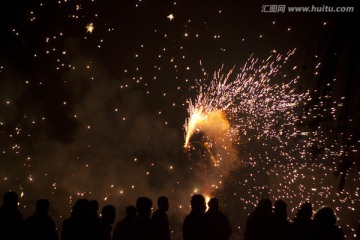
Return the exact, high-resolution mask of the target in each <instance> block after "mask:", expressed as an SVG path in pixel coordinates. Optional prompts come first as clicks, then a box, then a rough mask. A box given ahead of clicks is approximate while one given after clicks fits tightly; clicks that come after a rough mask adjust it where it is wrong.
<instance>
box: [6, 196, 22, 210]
mask: <svg viewBox="0 0 360 240" xmlns="http://www.w3.org/2000/svg"><path fill="white" fill-rule="evenodd" d="M3 200H4V203H3V206H4V208H7V209H17V207H18V203H19V196H18V195H17V193H16V192H7V193H5V194H4V198H3Z"/></svg>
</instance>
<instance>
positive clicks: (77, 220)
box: [0, 192, 360, 240]
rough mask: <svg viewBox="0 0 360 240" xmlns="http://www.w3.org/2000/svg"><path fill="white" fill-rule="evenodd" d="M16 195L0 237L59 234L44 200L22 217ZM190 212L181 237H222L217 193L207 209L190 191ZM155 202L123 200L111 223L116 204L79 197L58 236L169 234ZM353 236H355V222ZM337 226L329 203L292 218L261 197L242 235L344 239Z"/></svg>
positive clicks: (114, 239)
mask: <svg viewBox="0 0 360 240" xmlns="http://www.w3.org/2000/svg"><path fill="white" fill-rule="evenodd" d="M18 200H19V199H18V195H17V194H16V193H15V192H7V193H5V194H4V197H3V205H2V206H1V208H0V239H1V240H59V237H58V231H57V228H56V226H55V223H54V220H53V219H52V218H51V217H50V216H49V214H48V211H49V208H50V202H49V201H48V200H47V199H40V200H38V201H37V202H36V210H35V213H34V214H33V215H32V216H30V217H28V218H27V219H26V220H24V218H23V216H22V214H21V212H20V211H19V210H18V205H19V204H18ZM190 205H191V212H190V213H189V214H188V215H187V216H186V217H185V219H184V222H183V229H182V236H183V239H184V240H205V239H206V240H228V239H230V238H231V233H232V228H231V224H230V222H229V219H228V218H227V216H226V215H225V214H224V213H222V212H221V211H220V204H219V200H218V199H217V198H211V199H210V200H209V202H208V209H207V207H206V201H205V198H204V196H202V195H200V194H195V195H193V196H192V197H191V201H190ZM157 206H158V208H157V209H156V210H155V212H154V213H153V214H152V215H151V213H152V201H151V199H149V198H147V197H139V198H138V199H137V201H136V206H134V205H129V206H127V207H126V210H125V217H124V218H123V219H122V220H120V221H119V222H118V223H117V224H116V225H115V228H114V229H113V227H112V225H113V224H114V221H115V218H116V209H115V207H114V206H113V205H106V206H104V207H103V208H102V210H101V214H100V215H99V214H98V210H99V203H98V202H97V201H96V200H91V201H89V200H87V199H79V200H77V201H76V202H75V204H74V206H73V207H72V211H71V214H70V217H69V218H67V219H65V220H64V221H63V224H62V227H61V238H60V239H61V240H171V233H170V232H171V231H170V225H169V219H168V216H167V211H168V210H169V201H168V198H167V197H165V196H161V197H159V198H158V199H157ZM356 227H357V237H356V240H359V239H360V236H359V234H360V222H359V225H358V226H356ZM344 239H345V237H344V233H343V231H342V229H341V228H340V227H339V226H338V225H337V224H336V216H335V213H334V211H333V210H332V209H331V208H330V207H322V208H320V209H319V210H318V211H316V213H315V214H314V215H313V209H312V204H311V203H308V202H305V203H302V204H301V205H300V208H299V209H298V211H297V213H296V216H295V218H294V219H292V221H290V220H289V219H288V215H287V204H286V202H284V201H283V200H277V201H276V202H275V203H274V206H273V204H272V202H271V200H270V199H268V198H262V199H260V200H259V202H258V205H257V207H256V208H255V209H254V211H253V212H252V213H251V214H250V215H249V216H248V218H247V222H246V228H245V233H244V240H344Z"/></svg>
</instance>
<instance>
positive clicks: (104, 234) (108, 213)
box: [100, 205, 116, 240]
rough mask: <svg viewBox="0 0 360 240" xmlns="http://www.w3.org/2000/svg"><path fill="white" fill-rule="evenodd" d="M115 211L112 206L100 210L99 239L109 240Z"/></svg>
mask: <svg viewBox="0 0 360 240" xmlns="http://www.w3.org/2000/svg"><path fill="white" fill-rule="evenodd" d="M115 217H116V209H115V207H114V206H113V205H106V206H104V207H103V208H102V210H101V220H100V239H101V240H111V231H112V226H111V225H112V224H113V223H114V221H115Z"/></svg>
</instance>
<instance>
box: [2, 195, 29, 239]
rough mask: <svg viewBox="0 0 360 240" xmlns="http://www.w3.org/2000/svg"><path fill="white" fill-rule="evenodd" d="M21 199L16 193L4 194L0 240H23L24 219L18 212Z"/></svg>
mask: <svg viewBox="0 0 360 240" xmlns="http://www.w3.org/2000/svg"><path fill="white" fill-rule="evenodd" d="M18 201H19V197H18V195H17V194H16V193H15V192H7V193H5V194H4V198H3V205H2V207H1V208H0V239H1V240H23V239H24V218H23V216H22V214H21V213H20V211H19V210H18Z"/></svg>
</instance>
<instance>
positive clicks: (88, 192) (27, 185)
mask: <svg viewBox="0 0 360 240" xmlns="http://www.w3.org/2000/svg"><path fill="white" fill-rule="evenodd" d="M69 65H71V66H73V67H74V69H72V70H69V71H64V73H63V74H60V76H59V77H58V78H57V79H56V81H60V83H62V84H63V87H61V88H56V87H55V86H58V85H62V84H60V83H58V84H54V85H51V86H49V88H47V89H48V92H46V93H43V92H42V93H41V94H40V95H38V96H31V94H36V92H34V91H33V90H34V87H32V88H29V89H26V90H23V89H21V88H19V87H17V82H16V81H2V82H1V84H2V85H1V86H2V87H1V89H2V90H4V92H6V93H7V94H8V95H9V97H10V96H11V99H12V101H17V102H18V104H17V105H13V107H12V108H9V107H8V108H7V112H6V114H4V116H6V119H4V122H6V123H7V124H10V123H12V124H13V125H17V124H18V125H21V126H22V129H23V131H22V134H29V136H28V137H27V138H26V140H25V141H24V140H23V139H20V138H19V139H17V140H18V143H19V145H21V151H19V153H18V154H13V155H12V156H11V157H10V156H8V157H7V159H4V161H3V164H2V165H4V166H6V171H7V176H8V177H9V178H11V179H14V180H13V181H11V182H10V181H7V182H3V183H2V184H1V192H5V191H8V190H10V189H11V190H15V191H16V192H18V193H19V194H21V195H22V198H21V208H20V210H21V211H22V212H23V214H24V216H25V217H26V216H28V215H30V214H32V213H33V211H34V203H35V201H36V200H37V199H39V198H43V197H45V198H48V199H49V200H50V202H51V212H50V213H51V215H52V216H53V217H54V219H55V220H56V222H57V226H58V227H61V223H62V220H63V219H64V218H66V217H68V216H69V214H70V209H71V207H72V205H73V204H74V203H75V201H76V200H77V199H79V198H88V199H96V200H98V201H99V203H100V206H102V205H105V204H113V205H115V206H116V207H117V209H118V210H119V213H120V214H119V215H118V218H122V217H123V214H124V213H123V211H122V210H123V209H124V208H125V207H126V206H127V205H130V204H135V201H136V199H137V198H138V197H139V196H148V197H150V198H151V199H152V200H153V205H154V208H156V199H157V198H158V197H159V196H162V195H165V196H168V197H169V200H170V204H172V203H174V204H173V208H172V209H171V210H170V215H174V216H175V215H177V216H179V214H178V213H179V212H182V213H183V212H188V208H187V207H185V208H182V207H181V208H179V206H178V205H177V204H178V203H180V204H179V205H184V204H185V203H186V204H187V203H188V202H189V198H190V195H189V193H190V192H191V190H190V188H191V187H189V186H190V185H191V182H192V180H193V179H191V178H190V181H188V180H187V176H189V173H188V170H187V164H188V163H187V162H186V158H184V155H183V153H182V151H181V147H182V132H181V129H179V128H177V127H174V126H169V125H167V124H165V120H164V119H163V117H162V116H159V114H158V112H156V111H153V110H152V109H151V108H149V107H148V105H149V104H148V102H147V101H149V99H147V98H146V94H145V93H144V92H143V91H141V90H140V89H137V88H136V87H134V86H132V85H131V84H132V83H131V81H130V80H129V79H126V78H123V77H110V76H109V75H110V74H109V73H108V72H107V70H106V67H103V66H101V63H94V61H90V59H88V58H86V57H82V56H81V55H78V56H77V57H74V58H72V59H69ZM88 66H90V67H88ZM10 75H11V74H10ZM12 75H13V74H12ZM13 78H14V77H11V76H10V77H9V78H8V79H13ZM18 79H21V80H19V81H20V82H24V81H25V80H24V78H22V77H18ZM37 80H39V79H36V81H37ZM34 81H35V80H34ZM125 85H130V86H129V87H128V88H126V87H124V86H125ZM2 96H5V95H2ZM26 99H27V101H26ZM26 113H28V114H26ZM24 115H27V118H26V119H23V118H22V117H23V116H24ZM4 116H2V117H4ZM32 119H33V120H34V122H35V123H33V124H32V127H31V128H30V127H29V126H28V124H27V123H25V122H27V121H31V120H32ZM1 120H3V119H1ZM30 125H31V124H30ZM5 139H6V136H5V134H4V135H2V140H4V141H5ZM13 159H17V160H16V161H13ZM183 161H184V162H183ZM183 163H184V164H183ZM2 175H4V172H3V171H2ZM190 175H191V174H190ZM175 202H176V203H177V204H175ZM184 209H185V211H184ZM177 221H181V220H179V219H177Z"/></svg>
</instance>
